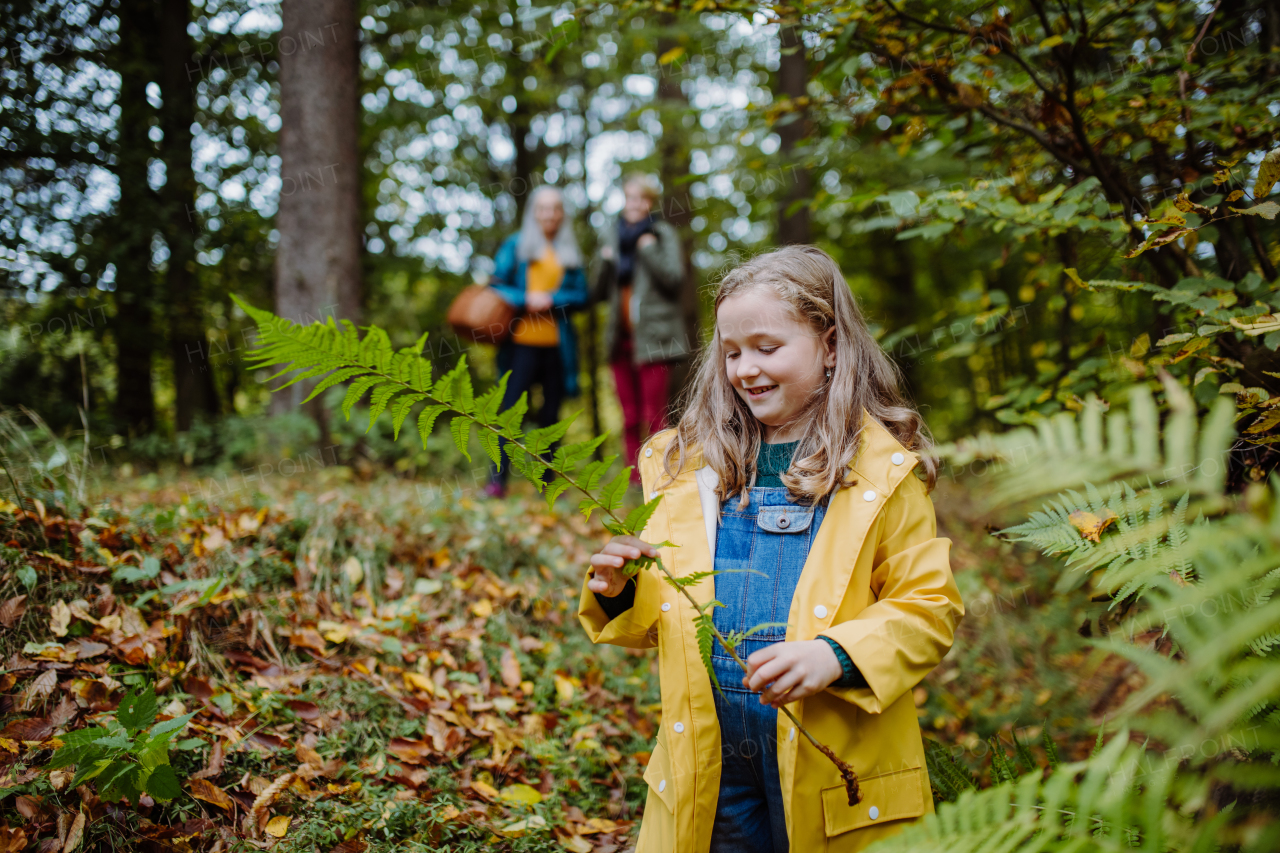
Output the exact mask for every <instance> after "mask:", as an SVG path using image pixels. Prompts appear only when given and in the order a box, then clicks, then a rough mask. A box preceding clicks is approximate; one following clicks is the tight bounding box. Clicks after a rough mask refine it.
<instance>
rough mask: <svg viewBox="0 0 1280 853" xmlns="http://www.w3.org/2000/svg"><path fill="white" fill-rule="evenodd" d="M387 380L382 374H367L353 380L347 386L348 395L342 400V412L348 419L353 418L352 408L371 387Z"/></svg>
mask: <svg viewBox="0 0 1280 853" xmlns="http://www.w3.org/2000/svg"><path fill="white" fill-rule="evenodd" d="M384 381H385V380H384V379H383V378H382V377H381V376H365V377H363V378H361V379H357V380H356V381H355V382H352V383H351V385H350V387H348V388H347V396H346V397H345V398H344V399H343V401H342V414H343V416H344V417H345V418H346V419H347V420H351V408H352V407H353V406H354V405H355V404H356V403H358V402H360V398H361V397H363V396H364V395H365V392H366V391H368V390H369V389H370V388H372V387H374V386H375V385H378V384H379V383H381V382H384Z"/></svg>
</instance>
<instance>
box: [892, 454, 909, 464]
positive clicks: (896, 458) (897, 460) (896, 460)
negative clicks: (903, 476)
mask: <svg viewBox="0 0 1280 853" xmlns="http://www.w3.org/2000/svg"><path fill="white" fill-rule="evenodd" d="M889 461H890V462H892V463H893V464H894V465H901V464H902V463H903V462H906V461H907V457H905V456H903V455H902V454H901V453H895V454H893V455H892V456H890V457H889Z"/></svg>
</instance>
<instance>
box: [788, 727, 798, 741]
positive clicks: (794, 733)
mask: <svg viewBox="0 0 1280 853" xmlns="http://www.w3.org/2000/svg"><path fill="white" fill-rule="evenodd" d="M795 739H796V730H795V728H794V727H792V729H791V737H790V738H789V740H795Z"/></svg>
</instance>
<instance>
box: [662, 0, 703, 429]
mask: <svg viewBox="0 0 1280 853" xmlns="http://www.w3.org/2000/svg"><path fill="white" fill-rule="evenodd" d="M661 22H662V29H661V31H660V35H659V36H658V56H659V57H660V59H659V65H658V108H659V112H660V114H661V115H662V117H663V124H662V127H663V133H662V137H661V138H660V139H659V140H658V153H659V156H660V157H661V160H660V161H659V162H660V168H661V170H662V171H661V175H662V217H663V218H664V219H666V220H667V222H669V223H671V224H672V225H674V226H675V227H676V229H677V230H678V231H679V232H680V241H681V245H682V246H683V249H684V269H685V287H684V289H683V290H682V291H681V293H680V307H681V309H682V311H683V314H684V327H685V335H686V336H687V339H688V341H689V350H690V352H692V351H693V350H695V349H696V348H697V341H698V329H699V318H698V289H697V288H696V287H690V286H689V284H690V281H691V280H692V275H691V273H692V269H691V265H690V263H689V260H690V256H689V249H690V246H691V245H692V243H693V228H692V227H691V223H692V222H693V197H692V196H691V195H690V193H689V179H690V174H689V153H690V146H689V141H688V138H687V136H686V134H684V133H682V132H680V131H679V130H677V128H683V126H684V120H685V117H686V116H689V115H691V114H690V111H689V97H688V95H686V94H685V91H684V88H683V87H682V86H681V79H682V76H683V75H682V74H681V73H680V69H681V67H682V63H681V61H680V59H679V58H677V59H675V60H671V59H670V58H671V57H673V56H677V54H679V53H681V52H685V51H687V50H688V47H689V43H690V42H691V39H690V38H689V36H688V34H687V33H684V32H682V31H681V30H680V29H678V25H679V24H680V23H681V21H680V19H679V18H677V17H676V15H675V13H664V14H663V16H662V18H661ZM663 59H668V62H667V63H666V64H663V63H662V60H663ZM692 365H693V359H692V357H687V358H683V359H680V361H679V362H677V363H676V364H675V366H674V367H673V369H672V370H671V372H670V375H669V377H668V382H669V389H668V394H667V399H668V400H670V401H671V403H670V405H669V408H670V409H671V411H670V412H668V416H669V420H670V422H671V423H675V422H676V421H678V420H679V417H680V412H679V411H677V409H678V408H679V406H680V401H682V400H683V399H684V391H685V389H686V388H687V387H688V385H689V383H690V382H691V381H692V379H693V371H692V370H691V367H692Z"/></svg>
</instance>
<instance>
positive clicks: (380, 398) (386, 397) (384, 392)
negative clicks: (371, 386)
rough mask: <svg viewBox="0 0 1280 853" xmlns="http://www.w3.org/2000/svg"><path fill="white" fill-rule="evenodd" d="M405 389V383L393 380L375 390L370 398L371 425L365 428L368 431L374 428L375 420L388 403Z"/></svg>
mask: <svg viewBox="0 0 1280 853" xmlns="http://www.w3.org/2000/svg"><path fill="white" fill-rule="evenodd" d="M404 390H405V389H404V386H403V385H397V384H395V383H393V382H388V383H387V384H386V385H382V386H380V387H379V388H377V389H375V390H374V392H373V396H371V397H370V398H369V426H368V427H366V428H365V432H366V433H367V432H368V431H369V430H371V429H373V424H374V422H375V421H376V420H378V417H379V416H380V415H381V414H382V413H383V411H385V410H386V408H387V403H390V402H391V400H392V399H394V398H395V396H396V395H397V394H400V393H401V392H403V391H404Z"/></svg>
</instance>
